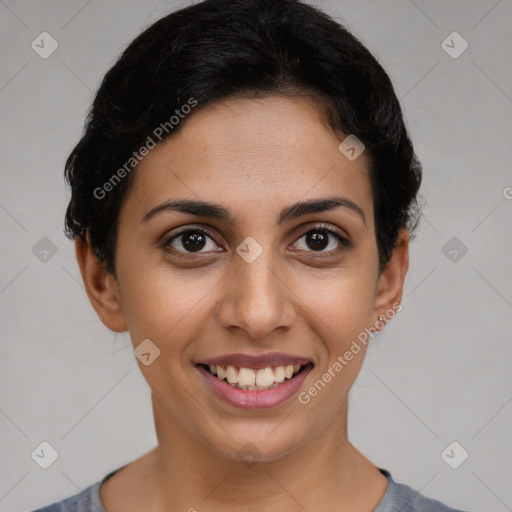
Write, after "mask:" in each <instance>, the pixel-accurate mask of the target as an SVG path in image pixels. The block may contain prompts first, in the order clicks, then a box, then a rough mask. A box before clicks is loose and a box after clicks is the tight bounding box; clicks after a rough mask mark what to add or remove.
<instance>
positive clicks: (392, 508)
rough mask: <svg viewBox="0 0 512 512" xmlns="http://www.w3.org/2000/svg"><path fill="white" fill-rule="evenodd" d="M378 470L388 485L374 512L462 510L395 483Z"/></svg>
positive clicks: (443, 511)
mask: <svg viewBox="0 0 512 512" xmlns="http://www.w3.org/2000/svg"><path fill="white" fill-rule="evenodd" d="M379 469H380V468H379ZM380 471H381V473H383V474H384V476H385V477H386V478H387V479H388V486H387V488H386V492H385V493H384V496H383V498H382V500H381V501H380V503H379V505H378V506H377V508H376V509H375V510H374V512H464V511H462V510H459V509H455V508H450V507H448V506H447V505H445V504H444V503H441V502H440V501H438V500H435V499H432V498H427V497H426V496H423V495H422V494H420V493H419V492H418V491H415V490H414V489H412V488H411V487H409V486H408V485H404V484H399V483H396V482H395V481H394V480H393V478H392V477H391V474H390V473H389V471H387V470H385V469H380Z"/></svg>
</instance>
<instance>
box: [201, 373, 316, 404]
mask: <svg viewBox="0 0 512 512" xmlns="http://www.w3.org/2000/svg"><path fill="white" fill-rule="evenodd" d="M196 368H197V370H198V371H199V373H200V374H201V375H202V376H203V378H204V379H205V381H206V383H207V384H208V385H209V386H210V388H211V389H212V390H213V392H214V393H215V394H216V395H217V396H219V397H220V398H222V399H223V400H224V401H226V402H227V403H228V404H231V405H234V406H235V407H240V408H241V409H269V408H271V407H276V406H278V405H281V404H282V403H283V402H286V400H288V399H289V398H291V397H292V396H293V395H294V394H295V393H296V392H297V390H298V389H299V388H300V386H301V385H302V383H303V382H304V379H305V378H306V377H307V376H308V375H309V373H310V372H311V370H312V369H313V368H312V367H311V366H308V367H307V368H304V369H303V370H302V371H301V372H300V373H298V374H297V375H296V376H295V377H293V378H292V379H289V380H287V381H284V382H283V383H282V384H281V385H279V386H277V387H276V388H273V389H267V390H263V391H246V390H244V389H237V388H234V387H232V386H230V385H229V384H228V383H227V382H224V381H223V380H220V379H218V378H217V377H215V376H214V375H212V374H211V373H210V372H209V371H208V370H206V369H205V368H203V367H202V366H196Z"/></svg>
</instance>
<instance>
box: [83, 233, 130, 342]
mask: <svg viewBox="0 0 512 512" xmlns="http://www.w3.org/2000/svg"><path fill="white" fill-rule="evenodd" d="M75 254H76V259H77V262H78V266H79V268H80V273H81V274H82V280H83V282H84V286H85V291H86V293H87V296H88V298H89V301H90V303H91V305H92V307H93V308H94V310H95V311H96V313H97V315H98V316H99V318H100V320H101V321H102V323H103V324H104V325H105V326H106V327H108V328H109V329H110V330H112V331H114V332H124V331H126V330H128V327H127V325H126V321H125V318H124V313H123V310H122V307H121V300H120V295H119V290H118V287H117V283H116V280H115V278H114V276H113V275H112V274H110V273H109V272H107V270H106V266H105V263H103V262H101V261H99V259H98V257H97V256H96V254H95V252H94V250H93V249H92V248H91V245H90V237H89V233H88V232H87V233H86V236H85V238H84V237H80V236H78V237H77V238H76V240H75Z"/></svg>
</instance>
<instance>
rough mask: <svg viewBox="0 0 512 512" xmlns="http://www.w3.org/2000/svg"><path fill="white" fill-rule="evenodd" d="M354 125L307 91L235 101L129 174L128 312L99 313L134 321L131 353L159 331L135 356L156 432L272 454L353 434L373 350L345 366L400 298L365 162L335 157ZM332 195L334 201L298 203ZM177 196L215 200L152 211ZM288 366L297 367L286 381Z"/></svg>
mask: <svg viewBox="0 0 512 512" xmlns="http://www.w3.org/2000/svg"><path fill="white" fill-rule="evenodd" d="M345 136H346V135H343V134H341V133H340V134H338V135H335V134H334V133H332V131H331V130H330V129H329V128H328V127H327V126H326V125H325V124H324V123H323V121H322V120H321V118H320V116H319V114H318V107H317V106H316V105H315V104H314V103H312V102H311V101H310V100H307V99H305V98H296V99H287V98H283V97H276V96H269V97H266V98H264V99H259V100H248V99H231V100H229V101H222V102H219V103H217V104H215V105H213V106H209V107H207V108H205V109H203V110H200V111H199V110H198V111H197V112H195V113H193V114H191V115H190V117H189V118H188V119H185V120H184V121H182V126H181V127H180V131H179V132H176V134H174V135H173V137H171V138H169V139H167V140H166V141H164V142H163V143H161V144H159V145H157V146H156V147H155V148H154V149H152V150H151V151H150V152H149V154H148V155H147V156H146V157H145V158H144V159H143V160H142V162H141V163H140V164H139V166H138V168H137V169H136V171H134V172H136V175H135V176H134V178H135V179H134V182H133V184H132V186H131V188H130V190H129V192H128V194H127V196H126V198H125V200H124V203H123V206H122V209H121V212H120V217H119V231H118V241H117V253H116V262H115V263H116V273H117V282H116V286H117V290H118V292H117V291H116V292H115V295H116V297H117V299H118V301H119V308H118V309H115V308H111V309H110V311H109V314H104V313H103V314H100V316H102V320H103V322H104V323H105V324H106V325H108V326H109V327H110V328H111V329H113V330H116V331H119V330H122V329H120V325H122V326H123V327H125V328H127V329H129V332H130V335H131V339H132V342H133V346H134V348H137V347H138V346H139V344H140V343H141V342H143V340H151V342H148V341H145V343H146V345H142V346H141V347H144V350H143V352H149V354H150V355H149V356H148V355H145V356H144V357H141V359H142V360H143V361H145V362H146V363H150V364H144V363H143V361H139V367H140V369H141V371H142V373H143V375H144V377H145V379H146V380H147V382H148V383H149V385H150V387H151V390H152V394H153V405H154V407H155V408H156V410H155V417H156V418H157V423H160V425H158V424H157V432H161V431H162V430H167V431H169V432H171V431H172V432H174V434H175V435H184V434H185V433H186V434H185V435H189V436H192V437H193V438H194V439H195V440H196V441H200V446H202V447H203V448H207V447H209V448H211V449H212V450H213V451H215V452H217V453H221V454H223V455H226V456H228V457H239V456H240V454H242V455H243V454H244V450H246V449H247V447H248V446H251V447H253V448H254V449H255V451H257V452H258V457H261V459H262V460H263V459H267V460H271V459H273V458H276V457H279V456H281V455H284V454H287V453H290V452H292V451H293V450H295V449H297V448H299V447H301V446H306V445H307V444H308V443H313V442H314V440H316V439H319V438H321V436H322V435H324V434H325V433H326V432H329V431H332V429H334V430H336V431H337V432H341V431H343V430H344V429H345V419H346V410H347V394H348V391H349V389H350V387H351V385H352V383H353V382H354V379H355V378H356V376H357V374H358V372H359V369H360V367H361V364H362V362H363V358H364V354H365V345H364V344H361V343H359V345H360V346H361V347H362V349H361V351H360V352H358V353H357V354H356V355H353V358H351V360H350V361H347V360H346V359H343V360H344V361H345V363H346V364H343V365H342V369H341V370H339V366H336V361H338V362H339V361H340V359H339V357H341V358H343V357H344V354H345V353H346V352H347V351H349V350H350V347H351V345H352V343H353V341H354V340H357V337H358V335H359V334H360V333H361V332H362V331H364V329H365V328H368V327H371V326H373V325H374V324H375V322H376V321H377V318H378V315H379V314H382V313H384V312H385V310H386V309H389V307H390V306H391V304H392V303H393V302H394V301H396V300H400V298H401V286H402V280H403V277H404V275H402V274H401V278H400V279H398V280H396V279H395V280H394V281H392V280H389V279H388V280H387V281H385V279H387V278H386V273H384V274H383V275H382V276H381V277H380V279H379V275H378V253H377V245H376V237H375V226H374V219H373V203H372V190H371V185H370V178H369V167H368V166H369V161H368V159H367V157H366V155H365V154H364V153H363V154H362V155H361V156H359V157H358V158H357V159H355V160H353V161H351V160H349V159H348V158H347V157H346V156H345V155H344V154H342V152H340V150H339V149H338V146H339V144H340V142H341V141H342V140H343V139H344V138H345ZM325 199H333V200H336V201H338V200H339V202H340V203H341V205H339V206H333V203H331V204H324V206H323V207H322V205H321V203H320V206H319V207H317V208H309V209H306V210H307V211H306V213H304V212H305V210H304V209H303V208H302V207H295V208H293V205H296V204H303V203H304V202H305V201H308V202H311V204H313V203H316V202H321V201H322V200H325ZM175 201H196V202H198V201H200V202H204V203H211V204H214V205H215V209H214V208H205V207H202V208H201V211H198V212H197V213H199V214H194V213H192V209H191V208H190V207H189V208H188V211H179V210H176V209H171V208H168V209H159V210H158V211H154V212H153V213H152V214H150V215H149V216H148V213H149V212H151V211H152V210H153V209H155V208H158V207H159V206H160V205H162V204H164V203H166V202H175ZM347 205H348V206H347ZM219 209H220V210H219ZM219 211H220V212H221V213H222V215H220V214H219ZM212 212H213V213H215V215H211V214H212ZM204 229H207V230H208V232H209V234H206V233H202V232H201V230H204ZM308 233H309V234H308ZM180 235H181V236H180ZM338 237H339V238H338ZM401 265H402V267H403V266H404V265H405V263H404V261H403V260H402V263H401ZM402 270H403V268H402ZM405 270H406V269H405ZM112 283H113V281H112ZM117 293H118V294H117ZM108 307H110V306H108ZM114 317H115V318H116V319H117V320H118V321H119V324H118V323H114V322H113V318H114ZM155 346H156V347H158V350H159V351H160V353H159V355H158V356H157V357H156V358H155V355H156V354H157V352H158V351H157V349H156V348H155ZM251 356H252V357H254V358H255V359H253V358H251ZM144 358H145V359H144ZM153 358H154V359H153ZM212 362H213V363H218V365H219V366H220V367H222V369H221V370H217V365H216V364H214V365H212V366H213V368H214V371H216V372H217V371H220V373H221V376H222V372H223V370H225V371H227V372H228V373H229V372H231V380H236V378H237V374H238V378H239V379H240V380H242V381H243V382H246V383H247V382H249V383H250V382H253V380H251V379H254V378H256V379H258V382H260V383H263V385H264V386H265V385H266V386H269V385H272V384H269V383H273V384H277V385H276V386H275V387H274V388H273V389H270V390H266V391H265V390H260V391H258V390H252V391H246V390H240V389H237V388H236V387H235V385H230V384H228V383H226V382H221V381H220V379H219V376H218V375H217V376H213V375H212V374H210V373H209V371H208V370H207V368H208V367H209V363H212ZM230 363H231V364H230ZM292 364H299V365H300V366H301V367H303V366H304V368H303V369H302V370H301V372H300V373H299V374H298V375H297V376H296V377H293V378H291V379H287V378H286V377H284V378H285V381H284V382H281V383H279V382H277V381H278V380H279V379H281V380H282V378H283V373H285V372H286V370H285V371H284V372H283V368H281V369H277V367H286V366H289V365H292ZM227 366H233V367H234V370H229V369H228V368H227ZM239 367H243V368H244V370H242V371H241V372H240V373H238V372H237V369H238V368H239ZM268 367H270V368H272V370H271V371H270V370H266V369H265V368H268ZM335 368H336V369H337V370H336V369H335ZM294 371H295V368H294ZM326 372H327V373H330V375H331V378H330V379H328V380H329V381H328V382H327V383H326V382H325V380H327V379H324V381H323V382H324V385H323V386H318V385H317V392H316V394H315V393H314V392H312V393H308V389H310V388H311V386H313V385H314V383H315V382H317V381H318V380H319V379H321V378H322V375H323V374H325V373H326ZM245 379H247V380H245ZM256 384H257V383H256ZM306 395H307V396H306ZM308 397H309V399H308ZM299 398H301V399H299ZM330 429H331V430H330ZM177 432H180V433H181V434H176V433H177Z"/></svg>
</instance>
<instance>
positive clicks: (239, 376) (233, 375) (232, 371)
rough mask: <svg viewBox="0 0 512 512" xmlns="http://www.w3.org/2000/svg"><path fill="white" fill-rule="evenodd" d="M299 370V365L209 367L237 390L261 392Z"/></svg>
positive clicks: (290, 376)
mask: <svg viewBox="0 0 512 512" xmlns="http://www.w3.org/2000/svg"><path fill="white" fill-rule="evenodd" d="M299 370H300V365H299V364H295V365H294V364H289V365H286V366H276V367H274V368H272V367H268V368H261V369H259V370H253V369H252V368H244V367H242V368H236V367H235V366H230V365H228V366H227V367H226V368H224V367H223V366H219V365H210V372H211V373H213V375H217V377H218V378H219V379H221V380H224V379H227V381H228V383H229V384H231V385H232V386H234V387H237V388H239V389H248V390H263V389H269V388H271V387H276V386H277V385H278V384H279V383H280V382H283V381H284V380H285V379H291V378H292V377H293V376H294V375H295V374H297V373H298V372H299Z"/></svg>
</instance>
